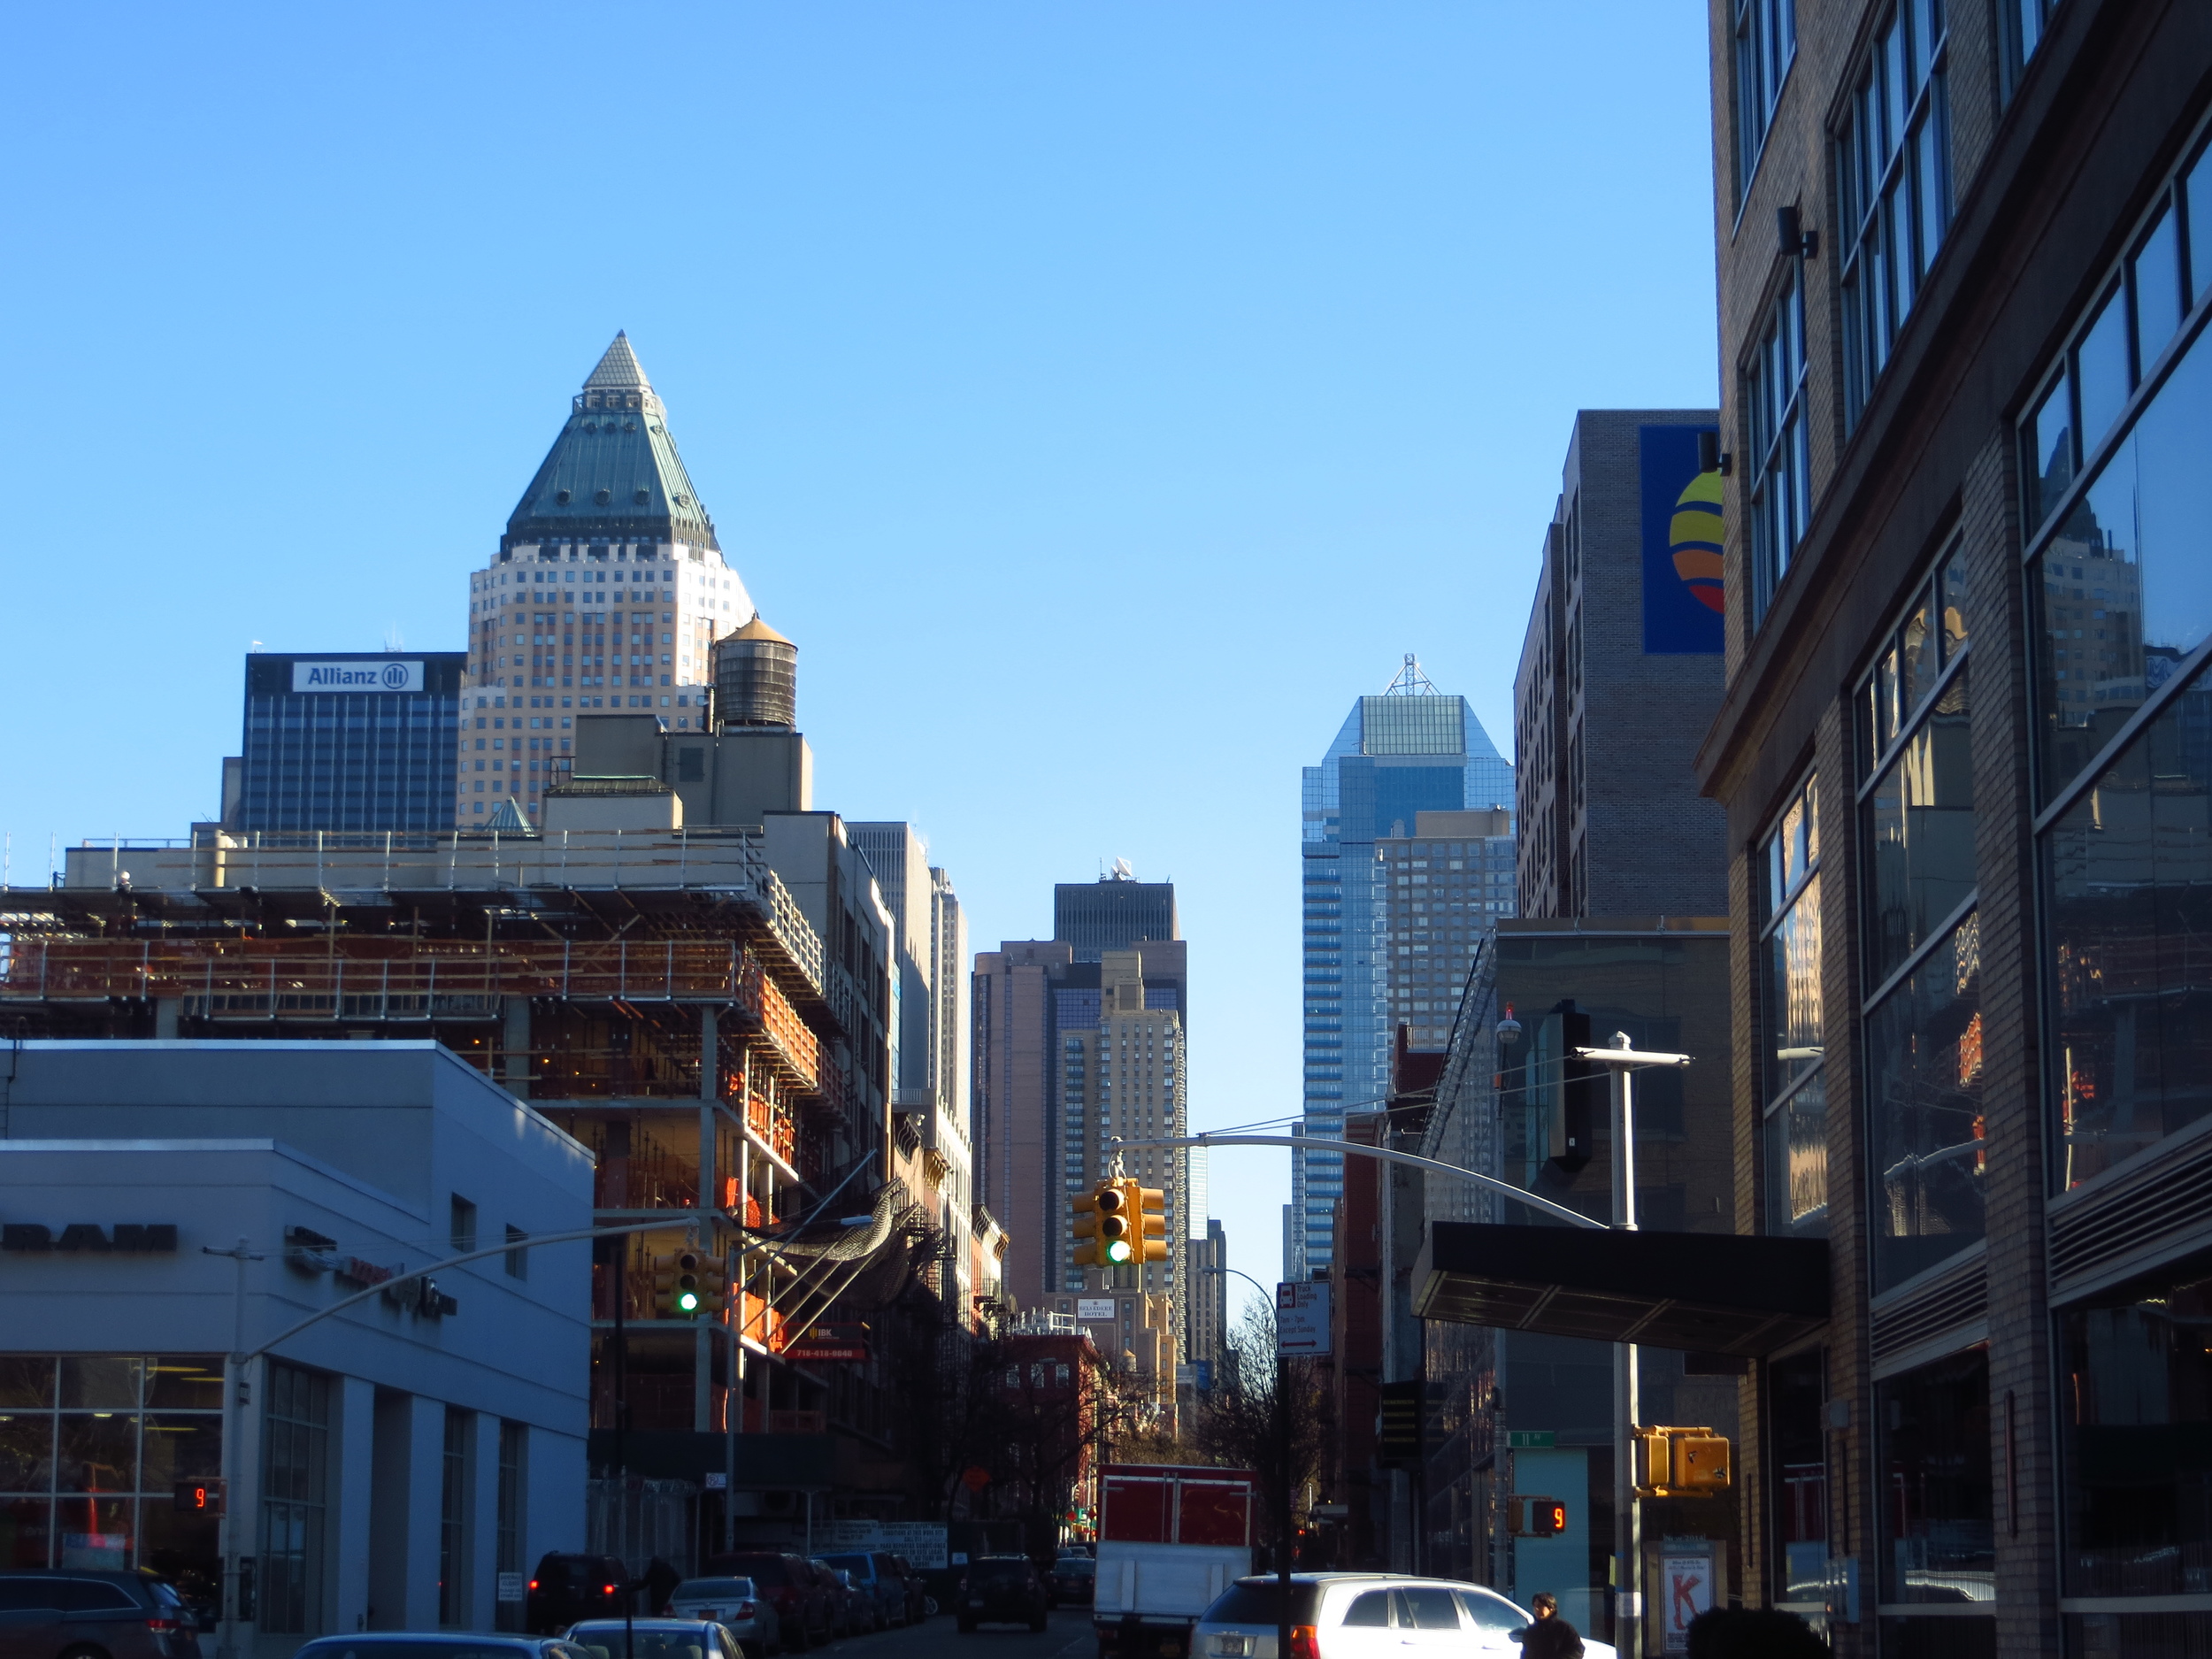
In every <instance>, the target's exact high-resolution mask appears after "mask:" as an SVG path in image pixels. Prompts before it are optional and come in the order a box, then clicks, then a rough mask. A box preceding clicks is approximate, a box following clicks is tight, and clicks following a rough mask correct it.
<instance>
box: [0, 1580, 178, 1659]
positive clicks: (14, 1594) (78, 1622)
mask: <svg viewBox="0 0 2212 1659" xmlns="http://www.w3.org/2000/svg"><path fill="white" fill-rule="evenodd" d="M70 1652H75V1653H78V1654H84V1653H88V1652H90V1653H97V1654H104V1655H107V1659H199V1655H200V1634H199V1620H198V1618H197V1617H195V1616H194V1614H193V1612H192V1610H191V1609H189V1608H188V1607H186V1606H185V1604H184V1598H183V1597H182V1596H180V1595H179V1594H177V1590H176V1586H174V1585H173V1584H171V1583H170V1582H169V1581H168V1580H167V1579H165V1578H161V1577H159V1576H158V1575H157V1574H154V1573H150V1572H127V1571H104V1570H95V1569H92V1568H74V1567H65V1568H57V1569H55V1570H53V1571H45V1572H38V1571H7V1572H0V1655H5V1659H59V1655H62V1654H65V1653H70Z"/></svg>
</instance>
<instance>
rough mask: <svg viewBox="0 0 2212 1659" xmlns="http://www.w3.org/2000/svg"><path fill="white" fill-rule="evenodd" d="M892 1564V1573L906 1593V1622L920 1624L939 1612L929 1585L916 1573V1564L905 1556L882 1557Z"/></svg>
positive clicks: (881, 1556)
mask: <svg viewBox="0 0 2212 1659" xmlns="http://www.w3.org/2000/svg"><path fill="white" fill-rule="evenodd" d="M879 1555H880V1552H879ZM880 1559H882V1560H885V1561H887V1562H889V1563H891V1571H892V1572H893V1573H894V1574H895V1575H896V1576H897V1578H898V1581H899V1584H900V1585H901V1586H902V1588H903V1589H904V1591H905V1593H906V1622H907V1623H908V1624H920V1623H921V1622H922V1621H923V1620H924V1619H926V1618H927V1617H929V1616H930V1615H931V1614H932V1613H934V1612H935V1611H936V1610H937V1601H936V1599H935V1598H934V1597H933V1596H932V1595H931V1594H930V1593H929V1585H928V1583H927V1581H926V1580H925V1579H924V1578H923V1577H922V1575H921V1574H920V1573H918V1572H917V1571H914V1563H912V1562H910V1561H909V1560H907V1558H906V1557H905V1556H903V1555H880Z"/></svg>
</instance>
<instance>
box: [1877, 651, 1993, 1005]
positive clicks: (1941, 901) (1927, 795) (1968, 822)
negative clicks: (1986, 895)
mask: <svg viewBox="0 0 2212 1659" xmlns="http://www.w3.org/2000/svg"><path fill="white" fill-rule="evenodd" d="M1967 709H1968V699H1967V669H1966V664H1963V663H1962V664H1960V665H1959V669H1958V672H1956V673H1955V674H1953V675H1952V676H1951V678H1950V680H1948V681H1947V683H1946V684H1945V686H1944V687H1943V694H1942V695H1940V696H1939V697H1938V698H1936V699H1934V701H1933V703H1932V705H1931V706H1930V708H1929V710H1928V711H1927V714H1926V716H1925V718H1923V719H1922V720H1921V721H1920V722H1919V724H1918V725H1917V726H1915V727H1914V728H1913V730H1912V731H1911V732H1910V733H1909V735H1908V736H1907V737H1906V738H1905V739H1904V741H1902V742H1901V743H1899V744H1898V745H1897V746H1896V750H1895V754H1894V757H1893V759H1892V760H1891V761H1890V763H1889V764H1888V765H1886V767H1884V768H1883V770H1882V771H1881V772H1879V773H1878V775H1877V776H1876V778H1875V780H1874V786H1873V787H1872V788H1871V789H1870V791H1869V792H1868V794H1867V796H1866V799H1865V802H1864V803H1863V806H1862V807H1861V809H1860V810H1861V813H1862V818H1863V824H1862V832H1861V833H1862V835H1863V841H1864V843H1865V849H1866V854H1865V856H1866V879H1867V896H1866V903H1867V909H1868V916H1867V930H1866V956H1867V964H1866V969H1867V980H1868V983H1869V984H1870V985H1879V984H1880V983H1881V982H1882V981H1883V980H1885V979H1887V978H1888V977H1889V976H1890V975H1891V974H1892V973H1893V972H1896V971H1897V969H1898V968H1900V967H1901V966H1902V965H1903V964H1904V963H1905V961H1906V959H1907V958H1908V957H1909V956H1911V955H1912V953H1913V952H1914V951H1915V950H1916V949H1919V947H1920V946H1921V945H1922V944H1923V943H1924V942H1925V941H1927V939H1928V938H1929V937H1930V935H1931V934H1932V932H1933V930H1934V929H1935V928H1937V927H1939V926H1941V925H1942V924H1943V922H1944V921H1945V920H1947V918H1949V917H1950V916H1951V914H1952V913H1953V912H1954V911H1955V910H1957V909H1958V907H1959V906H1960V905H1961V904H1962V903H1964V902H1966V901H1967V899H1968V898H1969V897H1970V895H1972V893H1973V891H1974V767H1973V759H1972V757H1971V755H1970V752H1969V749H1968V742H1969V736H1968V731H1967Z"/></svg>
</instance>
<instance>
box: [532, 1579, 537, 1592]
mask: <svg viewBox="0 0 2212 1659" xmlns="http://www.w3.org/2000/svg"><path fill="white" fill-rule="evenodd" d="M530 1587H531V1588H532V1589H533V1590H534V1589H536V1588H537V1587H538V1581H537V1580H536V1579H535V1578H533V1579H531V1580H530Z"/></svg>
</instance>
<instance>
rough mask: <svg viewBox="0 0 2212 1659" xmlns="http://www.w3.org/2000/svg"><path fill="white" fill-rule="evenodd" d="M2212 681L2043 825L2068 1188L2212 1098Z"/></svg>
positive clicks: (2055, 1078) (2063, 1173) (2211, 1103)
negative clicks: (2210, 945)
mask: <svg viewBox="0 0 2212 1659" xmlns="http://www.w3.org/2000/svg"><path fill="white" fill-rule="evenodd" d="M2208 826H2212V679H2207V678H2205V677H2204V676H2202V675H2200V677H2199V678H2198V680H2195V681H2194V682H2193V683H2192V684H2191V685H2190V686H2189V687H2186V688H2185V690H2183V691H2182V692H2181V693H2180V694H2179V695H2177V696H2176V697H2175V698H2174V699H2173V700H2172V701H2170V702H2169V703H2167V704H2166V705H2165V707H2164V708H2163V709H2162V710H2161V711H2160V712H2159V714H2158V716H2157V718H2154V720H2153V721H2152V722H2151V724H2150V725H2149V726H2147V727H2146V728H2144V729H2143V731H2142V732H2140V733H2139V734H2138V735H2137V737H2136V738H2135V740H2134V741H2132V742H2131V743H2130V744H2129V745H2128V746H2127V747H2126V748H2125V749H2123V750H2122V751H2121V752H2120V753H2119V754H2118V755H2117V756H2116V757H2113V759H2112V760H2111V761H2110V762H2109V763H2108V764H2107V765H2106V767H2105V768H2104V770H2103V771H2102V772H2101V773H2100V774H2099V775H2098V776H2097V777H2096V778H2095V779H2094V780H2092V782H2091V785H2090V787H2089V788H2088V790H2087V791H2086V793H2085V794H2084V795H2081V796H2080V797H2079V799H2078V800H2077V801H2075V802H2074V803H2073V804H2072V805H2071V806H2070V807H2069V808H2068V809H2067V810H2065V812H2064V813H2063V814H2062V815H2061V816H2060V818H2058V819H2057V820H2056V821H2055V823H2053V824H2052V825H2051V826H2049V827H2048V828H2047V830H2046V831H2045V832H2044V835H2043V849H2042V850H2043V860H2044V880H2045V882H2046V884H2047V886H2046V891H2047V894H2048V898H2047V914H2048V918H2049V939H2050V951H2051V955H2050V959H2049V976H2050V995H2051V998H2052V1002H2053V1003H2054V1004H2055V1007H2054V1018H2053V1021H2052V1025H2053V1053H2052V1065H2051V1073H2052V1076H2051V1089H2052V1094H2053V1100H2052V1110H2053V1116H2054V1118H2055V1125H2054V1128H2055V1134H2056V1136H2057V1139H2058V1143H2059V1144H2058V1148H2057V1154H2058V1156H2057V1157H2056V1159H2055V1171H2054V1174H2055V1179H2056V1181H2057V1183H2058V1185H2059V1187H2060V1188H2061V1189H2062V1190H2063V1189H2064V1188H2066V1187H2074V1186H2077V1185H2078V1184H2079V1183H2081V1182H2083V1181H2085V1180H2087V1179H2090V1178H2091V1177H2093V1176H2095V1175H2097V1174H2100V1173H2101V1172H2102V1171H2106V1170H2108V1169H2110V1168H2111V1167H2112V1166H2113V1165H2114V1164H2117V1163H2119V1162H2120V1161H2122V1160H2123V1159H2124V1158H2126V1157H2128V1156H2131V1155H2132V1154H2134V1153H2137V1152H2140V1151H2141V1150H2143V1148H2146V1147H2148V1146H2151V1145H2154V1143H2156V1142H2157V1141H2162V1140H2163V1139H2164V1138H2165V1137H2166V1136H2168V1135H2170V1134H2171V1133H2174V1132H2175V1131H2176V1130H2177V1129H2179V1128H2181V1127H2183V1126H2184V1125H2188V1124H2191V1123H2193V1122H2195V1121H2196V1120H2197V1119H2198V1118H2201V1117H2203V1116H2204V1114H2205V1113H2206V1111H2207V1110H2212V953H2208V951H2207V949H2206V946H2205V941H2206V940H2207V939H2208V938H2212V836H2208V833H2207V830H2208Z"/></svg>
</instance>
